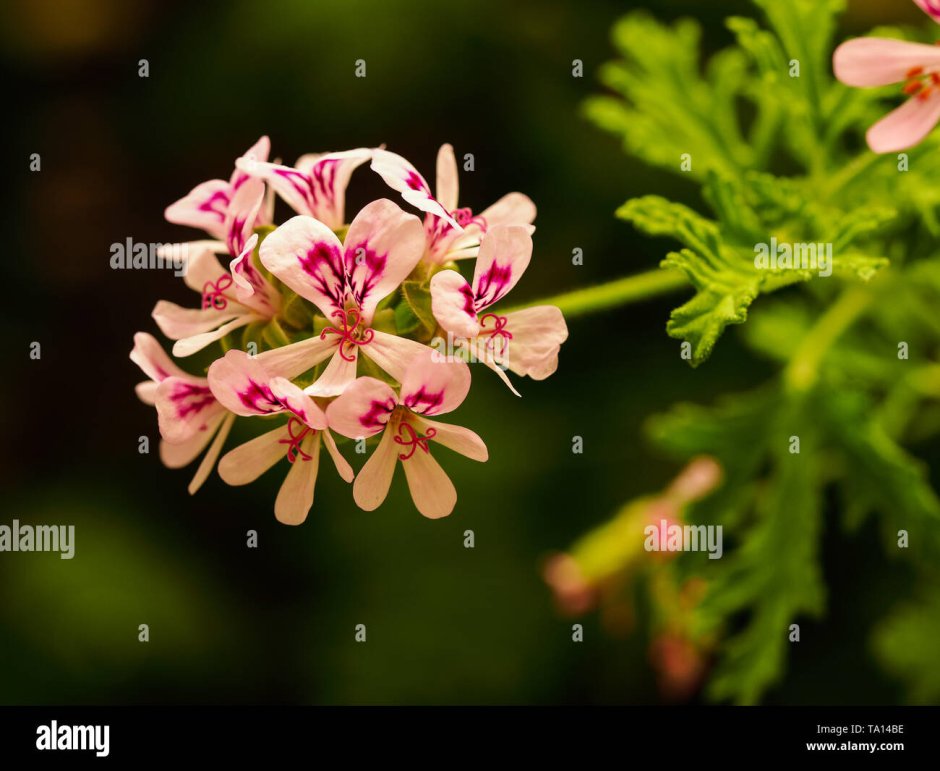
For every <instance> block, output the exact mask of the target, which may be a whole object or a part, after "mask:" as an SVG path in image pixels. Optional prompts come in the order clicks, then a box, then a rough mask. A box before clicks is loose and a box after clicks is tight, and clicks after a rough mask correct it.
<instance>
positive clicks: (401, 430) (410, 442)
mask: <svg viewBox="0 0 940 771" xmlns="http://www.w3.org/2000/svg"><path fill="white" fill-rule="evenodd" d="M398 434H399V436H396V437H395V444H400V445H402V446H403V447H410V448H411V451H410V452H409V453H408V454H407V455H406V454H405V453H399V454H398V457H399V458H400V459H401V460H408V459H409V458H410V457H411V456H412V455H414V454H415V450H418V449H420V450H421V451H422V452H429V450H428V440H429V439H433V438H434V437H435V436H437V429H435V428H430V427H429V428H428V432H427V433H426V434H425V435H424V436H421V435H420V434H418V432H417V431H415V430H414V428H413V427H412V426H411V424H410V423H400V424H399V425H398ZM404 434H407V435H408V436H407V438H405V439H403V438H402V436H403V435H404Z"/></svg>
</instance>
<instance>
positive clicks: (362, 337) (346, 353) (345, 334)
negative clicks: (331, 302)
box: [320, 308, 375, 361]
mask: <svg viewBox="0 0 940 771" xmlns="http://www.w3.org/2000/svg"><path fill="white" fill-rule="evenodd" d="M332 316H333V318H334V319H339V320H340V322H341V323H342V325H343V328H342V329H337V328H336V327H327V328H326V329H324V330H323V331H322V332H321V333H320V339H321V340H325V339H326V336H327V335H331V334H332V335H339V336H340V338H341V339H340V341H339V355H340V356H341V357H342V358H343V360H344V361H355V360H356V357H355V356H354V355H353V354H352V351H353V350H354V349H355V347H356V346H357V345H368V344H369V343H371V342H372V338H373V337H375V332H373V331H372V330H371V329H366V330H365V331H363V332H361V333H360V334H359V336H358V337H356V330H358V329H359V324H360V322H361V321H362V314H361V313H360V312H359V310H358V309H357V308H350V309H349V310H348V311H336V312H335V313H333V314H332Z"/></svg>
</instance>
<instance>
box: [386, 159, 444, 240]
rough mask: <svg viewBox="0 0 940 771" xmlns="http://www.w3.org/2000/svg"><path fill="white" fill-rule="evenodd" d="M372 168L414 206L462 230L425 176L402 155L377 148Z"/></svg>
mask: <svg viewBox="0 0 940 771" xmlns="http://www.w3.org/2000/svg"><path fill="white" fill-rule="evenodd" d="M372 170H373V171H374V172H375V173H376V174H378V175H379V176H380V177H382V179H384V180H385V183H386V184H387V185H388V186H389V187H390V188H392V190H397V191H398V192H399V193H401V197H402V198H404V199H405V200H406V201H407V202H408V203H410V204H411V205H412V206H415V207H417V208H418V209H420V210H421V211H425V212H428V213H429V214H434V215H436V216H438V217H441V218H443V219H445V220H447V221H448V222H449V223H450V225H451V226H452V227H455V228H457V229H458V230H460V226H459V225H458V224H457V221H456V220H455V219H454V218H453V217H451V216H450V212H449V211H448V210H447V209H445V208H444V206H443V205H441V203H439V202H438V201H437V200H436V199H435V198H434V196H433V195H431V187H430V185H428V183H427V182H426V181H425V179H424V177H422V176H421V175H420V174H419V173H418V170H417V169H416V168H415V167H414V166H412V165H411V164H410V163H409V162H408V161H406V160H405V159H404V158H402V157H401V156H400V155H396V154H395V153H390V152H388V151H387V150H375V151H374V152H373V153H372Z"/></svg>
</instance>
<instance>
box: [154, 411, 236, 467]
mask: <svg viewBox="0 0 940 771" xmlns="http://www.w3.org/2000/svg"><path fill="white" fill-rule="evenodd" d="M224 418H225V414H224V413H223V414H221V415H217V416H216V417H215V419H214V421H213V422H212V424H211V425H210V426H209V429H208V430H207V431H200V432H198V433H196V434H193V435H192V436H191V437H189V438H188V439H186V440H185V441H183V442H168V441H166V440H165V439H161V440H160V460H161V462H162V463H163V465H164V466H166V467H167V468H182V467H183V466H188V465H189V464H190V463H192V462H193V461H194V460H195V459H196V458H197V457H198V456H199V454H200V453H201V452H202V451H203V450H204V449H206V446H207V445H208V444H209V442H211V441H212V437H213V436H215V434H216V431H217V430H218V428H219V426H220V425H221V423H222V421H223V420H224Z"/></svg>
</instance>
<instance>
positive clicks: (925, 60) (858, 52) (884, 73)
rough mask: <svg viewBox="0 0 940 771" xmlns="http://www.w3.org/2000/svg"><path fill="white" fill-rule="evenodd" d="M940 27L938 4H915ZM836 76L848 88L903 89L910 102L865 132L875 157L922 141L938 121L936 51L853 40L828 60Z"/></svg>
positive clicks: (939, 56)
mask: <svg viewBox="0 0 940 771" xmlns="http://www.w3.org/2000/svg"><path fill="white" fill-rule="evenodd" d="M914 2H915V3H917V5H918V6H920V7H921V8H922V9H923V10H924V11H925V12H926V13H927V14H928V15H929V16H930V17H931V18H932V19H933V20H934V21H936V22H938V23H940V0H914ZM832 63H833V70H834V72H835V75H836V77H837V78H838V79H839V80H841V81H842V82H843V83H845V84H846V85H848V86H855V87H860V88H872V87H876V86H890V85H893V84H903V86H902V91H903V93H904V94H905V95H907V96H908V97H909V98H908V100H907V101H906V102H905V103H904V104H902V105H901V106H900V107H898V108H897V109H895V110H894V111H893V112H891V113H890V114H888V115H887V116H886V117H885V118H882V119H881V120H880V121H878V122H877V123H876V124H875V125H874V126H872V127H871V128H870V129H869V130H868V134H867V140H868V146H869V147H870V148H871V149H872V150H873V151H874V152H876V153H893V152H899V151H901V150H906V149H908V148H910V147H913V146H914V145H916V144H918V143H919V142H921V141H922V140H923V139H924V138H925V137H926V136H927V135H928V134H929V133H930V132H931V131H932V130H933V129H934V127H935V126H936V125H937V122H938V121H940V48H938V47H936V46H930V45H925V44H923V43H910V42H907V41H903V40H891V39H886V38H858V39H856V40H850V41H848V42H846V43H843V44H842V45H840V46H839V47H838V48H837V49H836V51H835V54H834V55H833V62H832Z"/></svg>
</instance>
